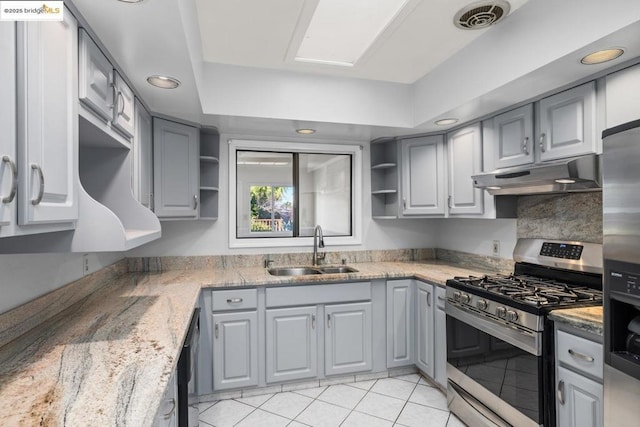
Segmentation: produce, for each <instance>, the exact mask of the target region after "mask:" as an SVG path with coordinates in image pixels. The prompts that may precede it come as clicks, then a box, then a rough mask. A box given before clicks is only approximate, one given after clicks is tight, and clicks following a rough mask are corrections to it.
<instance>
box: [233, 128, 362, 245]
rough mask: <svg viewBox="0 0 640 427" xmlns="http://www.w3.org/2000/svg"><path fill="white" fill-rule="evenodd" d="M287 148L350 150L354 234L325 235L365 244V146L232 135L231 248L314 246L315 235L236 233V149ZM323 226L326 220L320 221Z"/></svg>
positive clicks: (338, 241) (329, 240) (312, 151)
mask: <svg viewBox="0 0 640 427" xmlns="http://www.w3.org/2000/svg"><path fill="white" fill-rule="evenodd" d="M243 150H251V151H267V152H268V151H271V152H273V151H286V152H292V153H293V152H297V153H308V154H349V155H351V178H352V179H351V224H352V229H351V232H352V234H351V236H324V241H325V244H326V245H327V246H346V245H360V244H362V222H363V217H362V186H363V180H362V146H361V145H354V144H330V143H321V142H309V141H300V142H285V141H264V140H262V141H261V140H246V139H229V204H228V205H229V248H263V247H274V248H277V247H290V246H293V247H301V246H312V245H313V237H288V236H287V237H275V236H273V237H258V238H246V237H243V238H238V237H236V228H237V226H238V224H237V204H238V200H237V194H236V193H237V182H236V177H237V175H236V152H237V151H243ZM320 226H322V224H320Z"/></svg>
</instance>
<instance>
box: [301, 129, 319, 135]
mask: <svg viewBox="0 0 640 427" xmlns="http://www.w3.org/2000/svg"><path fill="white" fill-rule="evenodd" d="M296 132H298V133H299V134H301V135H311V134H312V133H316V130H315V129H296Z"/></svg>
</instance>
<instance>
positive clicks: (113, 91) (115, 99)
mask: <svg viewBox="0 0 640 427" xmlns="http://www.w3.org/2000/svg"><path fill="white" fill-rule="evenodd" d="M118 93H119V92H118V88H117V87H116V84H115V83H114V82H111V104H109V105H108V107H109V108H113V109H116V110H117V108H116V105H117V103H118Z"/></svg>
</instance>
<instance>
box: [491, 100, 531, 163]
mask: <svg viewBox="0 0 640 427" xmlns="http://www.w3.org/2000/svg"><path fill="white" fill-rule="evenodd" d="M493 127H494V132H495V141H494V143H495V147H494V159H493V161H494V164H493V167H494V168H495V169H501V168H508V167H511V166H519V165H526V164H528V163H533V162H534V160H535V158H534V148H533V144H534V139H533V105H532V104H527V105H524V106H522V107H520V108H516V109H515V110H511V111H507V112H506V113H502V114H500V115H497V116H495V117H494V118H493Z"/></svg>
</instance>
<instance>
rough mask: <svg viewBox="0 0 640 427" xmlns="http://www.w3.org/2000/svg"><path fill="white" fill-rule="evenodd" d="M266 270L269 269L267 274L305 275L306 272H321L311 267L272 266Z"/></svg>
mask: <svg viewBox="0 0 640 427" xmlns="http://www.w3.org/2000/svg"><path fill="white" fill-rule="evenodd" d="M267 271H269V274H271V275H272V276H306V275H308V274H322V272H321V271H320V270H318V269H317V268H313V267H274V268H270V269H269V270H267Z"/></svg>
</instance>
